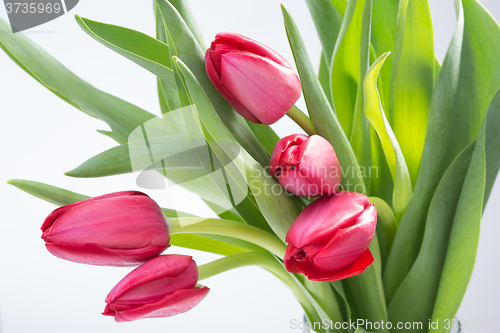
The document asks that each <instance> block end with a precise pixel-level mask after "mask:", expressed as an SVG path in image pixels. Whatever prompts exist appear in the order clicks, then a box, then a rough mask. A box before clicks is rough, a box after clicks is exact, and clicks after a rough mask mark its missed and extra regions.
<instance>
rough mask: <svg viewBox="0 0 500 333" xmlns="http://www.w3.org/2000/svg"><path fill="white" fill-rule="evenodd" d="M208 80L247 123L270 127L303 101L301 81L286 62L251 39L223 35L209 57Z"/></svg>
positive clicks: (208, 52) (219, 37)
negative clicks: (300, 99) (300, 98)
mask: <svg viewBox="0 0 500 333" xmlns="http://www.w3.org/2000/svg"><path fill="white" fill-rule="evenodd" d="M205 65H206V69H207V74H208V77H209V78H210V81H212V83H213V85H214V86H215V88H217V90H218V91H219V92H220V93H221V95H222V96H223V97H224V98H225V99H226V100H227V101H228V102H229V103H230V104H231V105H232V106H233V107H234V108H235V110H236V111H238V113H239V114H241V115H242V116H243V117H245V118H246V119H248V120H250V121H252V122H254V123H257V124H265V125H269V124H272V123H275V122H276V121H278V120H279V119H280V118H281V117H283V116H284V115H285V113H286V112H287V111H288V110H289V109H290V108H291V107H292V106H293V105H294V104H295V102H296V101H297V99H299V97H300V92H301V86H300V81H299V78H298V76H297V74H295V72H294V71H293V69H292V67H291V66H290V65H289V64H288V63H287V62H286V60H285V59H284V58H283V57H282V56H280V55H279V54H278V53H276V52H275V51H273V50H271V49H270V48H269V47H267V46H265V45H263V44H261V43H259V42H256V41H254V40H253V39H250V38H248V37H245V36H242V35H239V34H235V33H230V32H221V33H219V34H217V36H215V40H214V41H213V42H212V44H211V46H210V48H209V49H208V50H207V52H206V53H205Z"/></svg>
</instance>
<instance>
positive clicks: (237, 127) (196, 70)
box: [155, 0, 269, 166]
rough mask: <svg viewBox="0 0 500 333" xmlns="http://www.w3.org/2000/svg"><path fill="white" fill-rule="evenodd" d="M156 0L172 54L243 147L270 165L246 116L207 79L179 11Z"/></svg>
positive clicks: (201, 58)
mask: <svg viewBox="0 0 500 333" xmlns="http://www.w3.org/2000/svg"><path fill="white" fill-rule="evenodd" d="M155 3H156V6H157V7H158V10H159V11H160V13H161V16H162V18H163V25H164V26H165V28H166V30H167V33H168V34H169V35H170V37H171V39H170V40H169V43H168V44H169V49H170V51H171V52H170V53H171V55H176V56H177V57H178V58H179V59H181V60H182V61H183V62H184V63H185V64H186V65H187V66H188V67H189V69H190V70H191V71H192V73H193V74H194V75H195V77H196V79H197V80H198V82H199V83H200V84H201V86H202V88H203V90H204V91H205V93H206V94H207V96H208V97H209V99H210V102H211V103H212V105H213V106H214V109H215V111H216V112H217V113H218V115H219V117H220V119H221V120H222V122H223V124H224V125H225V126H226V127H227V128H228V129H229V131H230V132H231V133H232V134H233V135H234V137H235V138H236V139H237V140H238V142H239V143H240V144H241V145H242V146H243V148H245V149H246V150H247V151H248V152H249V153H250V155H252V156H253V157H254V158H255V159H256V160H257V161H258V162H259V163H260V164H261V165H262V166H267V165H268V164H269V154H268V153H267V152H266V151H265V149H264V148H262V146H261V145H260V144H259V141H258V140H257V138H256V137H255V135H254V134H253V133H252V131H251V130H250V128H249V127H248V125H247V123H246V122H245V119H244V118H243V117H241V116H240V115H239V114H238V113H236V111H234V110H233V109H232V108H231V106H230V105H229V103H228V102H227V101H226V100H225V99H224V98H223V97H222V96H221V95H220V94H219V92H218V91H217V90H216V89H215V87H214V86H213V85H212V83H211V82H210V80H209V79H208V76H207V73H206V69H205V57H204V50H203V49H202V48H201V47H200V45H199V43H198V42H197V40H196V38H195V37H194V36H193V34H192V33H191V31H190V30H189V28H188V26H187V25H186V23H185V22H184V20H183V19H182V17H181V16H180V14H179V13H178V12H177V10H176V9H175V8H174V7H173V6H172V5H171V4H170V3H169V2H167V1H165V0H155ZM172 48H175V51H176V54H174V52H172Z"/></svg>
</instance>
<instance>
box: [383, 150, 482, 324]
mask: <svg viewBox="0 0 500 333" xmlns="http://www.w3.org/2000/svg"><path fill="white" fill-rule="evenodd" d="M473 150H474V144H471V145H470V146H469V147H468V148H466V149H465V150H464V151H463V152H462V153H461V154H460V155H459V156H458V157H457V158H456V159H455V161H454V162H453V163H452V164H451V166H450V167H449V169H448V171H447V172H446V173H445V175H444V176H443V178H442V179H441V182H440V183H439V186H438V188H437V190H436V192H435V193H434V196H433V198H432V201H431V206H430V208H429V213H428V215H427V224H426V229H425V234H424V239H423V242H422V248H421V250H420V253H419V254H418V257H417V259H416V261H415V263H414V265H413V266H412V268H411V270H410V272H409V273H408V275H407V276H406V278H405V280H404V281H403V283H401V285H400V286H399V288H398V289H397V291H396V293H395V294H394V296H393V297H392V300H391V302H390V304H389V318H390V320H391V321H392V322H400V321H402V322H421V323H423V324H424V325H425V324H426V323H428V320H429V319H430V317H431V314H432V308H433V305H434V300H435V297H436V292H437V288H438V284H439V278H440V276H441V271H442V269H443V264H444V261H445V257H446V251H447V245H448V240H449V236H450V230H451V228H452V226H453V218H454V216H455V211H456V209H457V203H458V201H459V198H460V192H461V191H462V186H463V184H464V180H465V178H466V174H467V170H468V169H469V165H470V163H471V157H472V153H473ZM481 191H482V189H481ZM461 259H462V258H457V260H461ZM458 267H460V269H461V267H462V265H459V266H458ZM447 297H452V298H453V297H454V296H453V294H448V295H447ZM425 331H426V330H425Z"/></svg>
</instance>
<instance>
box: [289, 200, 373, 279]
mask: <svg viewBox="0 0 500 333" xmlns="http://www.w3.org/2000/svg"><path fill="white" fill-rule="evenodd" d="M376 224H377V211H376V209H375V206H374V205H370V203H369V201H368V198H367V197H366V196H365V195H363V194H359V193H354V192H347V191H344V192H338V193H337V194H334V195H328V196H324V197H322V198H319V199H318V200H316V201H314V202H313V203H311V204H310V205H308V206H307V207H306V208H305V209H304V210H303V211H302V212H301V213H300V215H299V216H298V217H297V220H296V221H295V222H294V223H293V225H292V226H291V227H290V229H289V230H288V233H287V235H286V241H287V243H288V246H287V249H286V254H285V259H284V263H285V267H286V269H287V270H288V271H289V272H292V273H302V274H304V275H306V276H307V277H308V278H309V280H313V281H335V280H340V279H345V278H348V277H351V276H354V275H358V274H361V273H363V272H364V270H365V269H366V268H367V267H368V266H370V265H371V264H372V263H373V256H372V254H371V252H370V250H369V249H368V245H369V244H370V242H371V240H372V238H373V236H374V235H375V227H376Z"/></svg>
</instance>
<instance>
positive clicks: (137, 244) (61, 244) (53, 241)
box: [41, 191, 170, 266]
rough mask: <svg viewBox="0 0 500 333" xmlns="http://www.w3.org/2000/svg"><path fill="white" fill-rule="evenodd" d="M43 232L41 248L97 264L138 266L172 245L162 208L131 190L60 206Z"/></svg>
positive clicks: (54, 253)
mask: <svg viewBox="0 0 500 333" xmlns="http://www.w3.org/2000/svg"><path fill="white" fill-rule="evenodd" d="M41 229H42V231H43V234H42V239H43V240H44V241H45V242H46V244H45V246H46V247H47V249H48V250H49V251H50V253H52V254H53V255H55V256H56V257H59V258H62V259H66V260H70V261H74V262H79V263H84V264H92V265H101V266H104V265H105V266H135V265H139V264H141V263H143V262H145V261H146V260H148V259H150V258H152V257H154V256H156V255H158V254H160V253H161V252H163V251H164V250H165V249H166V248H167V247H168V246H169V242H170V236H169V232H168V225H167V222H166V217H165V215H164V214H163V212H162V210H161V208H160V207H159V206H158V205H157V204H156V202H154V201H153V200H152V199H151V198H150V197H148V196H147V195H146V194H144V193H141V192H135V191H127V192H118V193H111V194H107V195H103V196H99V197H95V198H90V199H87V200H83V201H79V202H76V203H73V204H71V205H67V206H63V207H60V208H58V209H56V210H55V211H53V212H52V213H51V214H50V215H49V216H48V217H47V218H46V219H45V222H44V223H43V225H42V228H41Z"/></svg>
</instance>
